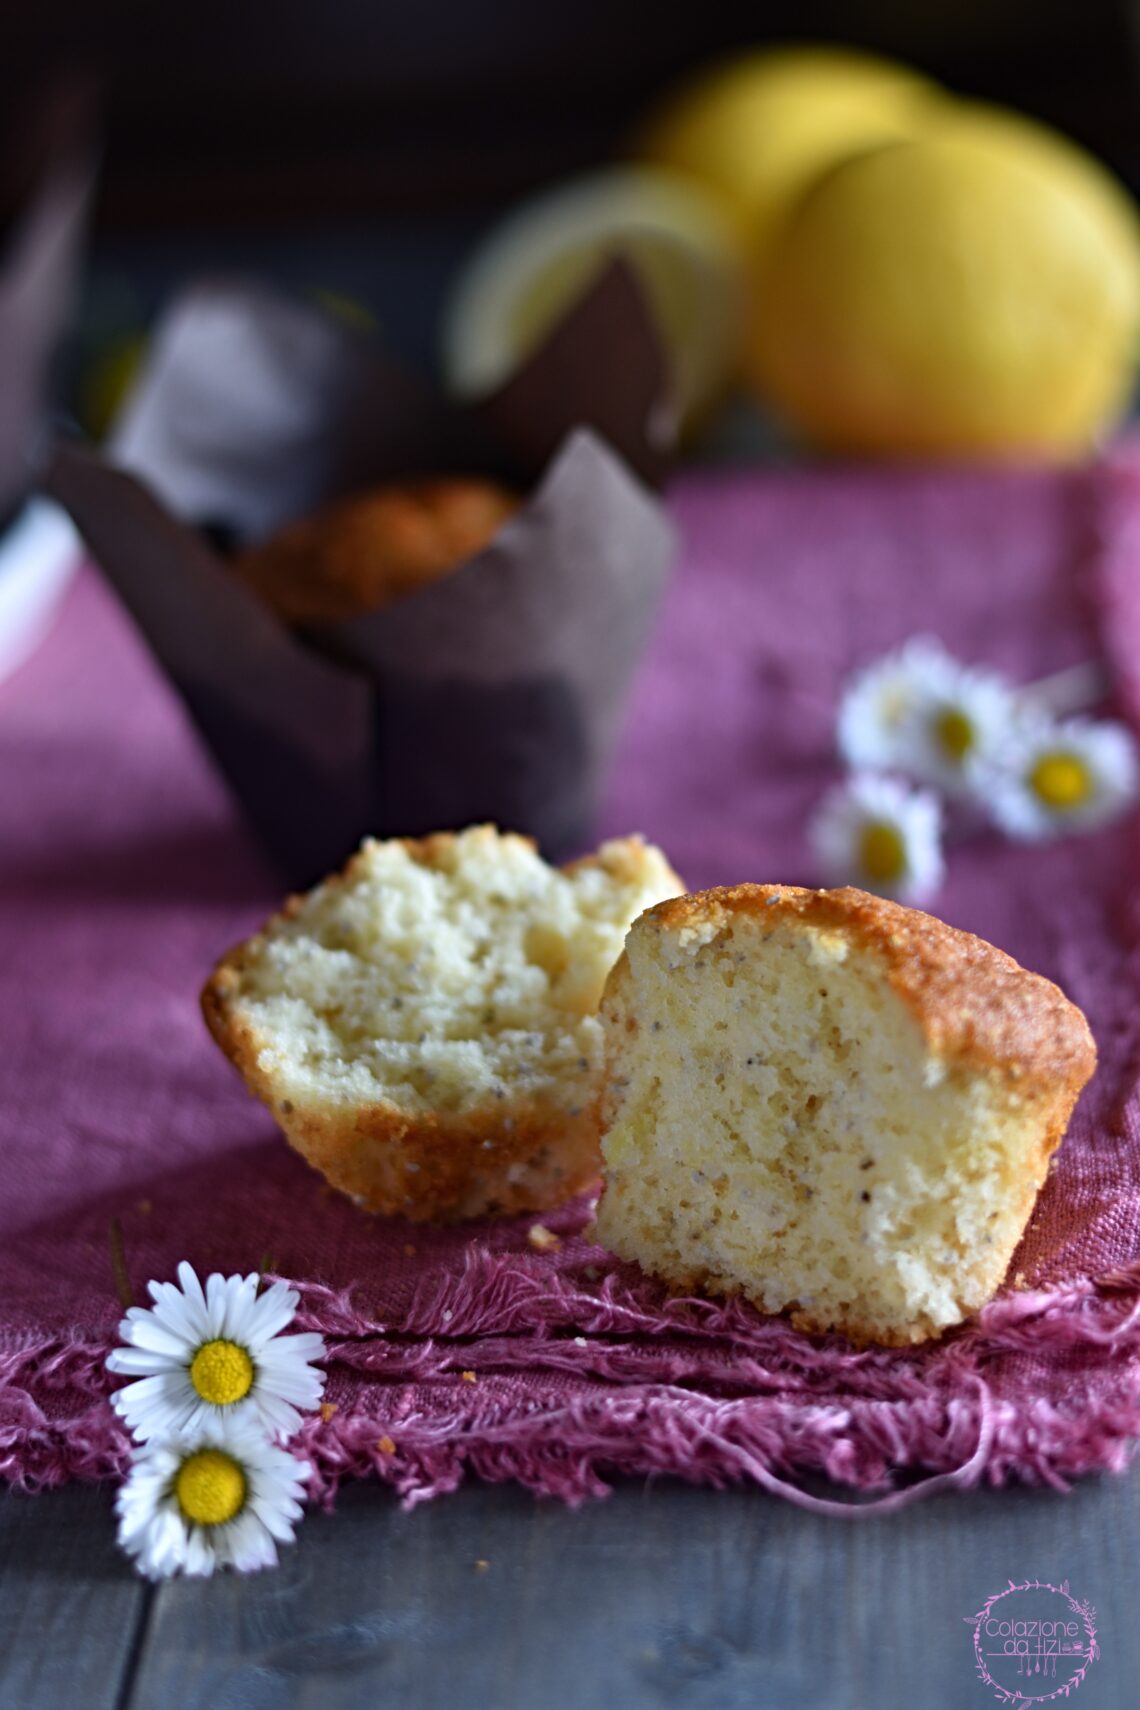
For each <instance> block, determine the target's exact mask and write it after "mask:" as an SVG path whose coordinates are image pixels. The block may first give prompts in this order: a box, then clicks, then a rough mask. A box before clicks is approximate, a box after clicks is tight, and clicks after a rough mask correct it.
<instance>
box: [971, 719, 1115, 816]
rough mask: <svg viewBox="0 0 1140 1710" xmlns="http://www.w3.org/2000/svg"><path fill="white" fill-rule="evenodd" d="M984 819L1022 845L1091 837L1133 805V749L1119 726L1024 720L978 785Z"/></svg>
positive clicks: (1070, 720)
mask: <svg viewBox="0 0 1140 1710" xmlns="http://www.w3.org/2000/svg"><path fill="white" fill-rule="evenodd" d="M983 784H984V788H985V806H986V809H987V812H988V813H989V814H990V816H991V818H992V819H993V820H994V822H995V824H996V825H998V826H1000V828H1001V829H1002V831H1004V832H1005V833H1006V835H1007V836H1008V837H1013V838H1017V839H1019V840H1022V841H1025V842H1035V841H1038V840H1041V839H1044V838H1050V837H1060V836H1063V835H1064V833H1065V832H1068V831H1092V830H1094V829H1095V828H1096V827H1097V826H1100V825H1104V824H1105V823H1106V822H1107V821H1108V820H1110V819H1115V818H1116V816H1117V815H1118V814H1120V813H1123V812H1124V811H1125V809H1126V808H1128V807H1129V806H1130V805H1131V804H1132V802H1133V801H1134V800H1135V799H1136V793H1137V784H1138V766H1137V755H1136V743H1135V740H1134V739H1133V737H1132V735H1131V733H1130V732H1129V731H1128V730H1126V729H1125V727H1124V726H1123V725H1121V724H1110V723H1096V724H1094V723H1091V722H1089V721H1088V720H1086V719H1075V718H1074V719H1066V720H1064V721H1063V722H1061V723H1056V724H1055V723H1052V722H1051V721H1049V720H1045V719H1040V720H1029V719H1026V720H1023V721H1022V722H1021V723H1020V724H1018V725H1017V726H1016V727H1015V728H1014V729H1013V730H1012V731H1011V732H1010V733H1009V737H1008V740H1007V742H1006V745H1005V748H1004V750H1003V752H1002V753H1001V754H1000V755H999V756H998V757H997V759H996V761H995V763H994V764H993V766H992V767H990V768H989V769H988V771H987V773H986V775H985V777H984V779H983Z"/></svg>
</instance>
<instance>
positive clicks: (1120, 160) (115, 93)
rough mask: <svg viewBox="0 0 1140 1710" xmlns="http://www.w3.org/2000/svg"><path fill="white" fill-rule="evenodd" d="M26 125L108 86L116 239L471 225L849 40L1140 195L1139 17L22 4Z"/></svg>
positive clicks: (347, 0) (107, 221)
mask: <svg viewBox="0 0 1140 1710" xmlns="http://www.w3.org/2000/svg"><path fill="white" fill-rule="evenodd" d="M3 12H4V25H3V30H2V31H0V40H2V43H3V53H2V54H0V99H2V103H3V109H4V111H5V112H9V111H10V110H11V109H12V108H13V106H14V104H15V102H16V100H17V98H18V97H20V96H21V95H23V94H24V93H25V92H26V91H27V89H28V88H29V87H30V86H31V84H32V83H33V82H34V81H35V79H36V77H37V76H38V74H40V73H42V72H43V71H44V70H45V69H50V68H52V67H55V66H58V65H59V64H61V63H63V62H64V61H66V60H71V61H72V62H78V63H83V64H87V65H90V66H93V67H95V68H97V69H98V70H100V71H102V72H103V73H104V74H105V76H106V78H107V87H108V91H109V131H108V150H107V157H106V167H105V178H104V189H103V195H102V200H101V206H100V224H101V226H102V227H103V228H104V229H107V230H116V231H127V230H133V229H138V228H139V227H143V226H150V225H155V224H162V225H183V224H185V223H187V222H193V223H200V224H209V225H218V224H226V223H232V224H241V225H248V224H249V223H251V222H252V223H258V224H270V225H272V224H273V223H275V222H278V221H281V220H286V219H287V220H305V221H309V220H314V221H315V220H333V219H336V220H346V219H364V218H369V219H370V218H374V217H377V216H391V215H395V214H407V213H440V212H446V213H451V212H454V211H456V210H462V209H465V208H469V207H471V206H473V205H476V204H480V203H486V202H488V201H494V200H501V199H503V198H506V197H508V196H510V195H512V194H514V193H516V192H518V191H520V190H522V189H524V188H526V187H528V186H530V185H533V184H537V183H540V182H542V181H544V180H546V179H549V178H551V177H552V176H555V175H556V174H559V173H563V172H566V171H570V170H573V169H575V168H578V167H582V166H585V165H588V164H590V163H592V162H595V161H598V160H602V159H605V158H606V157H607V156H608V155H610V154H611V153H612V152H613V151H614V149H615V148H618V147H620V145H621V142H622V140H623V136H624V133H625V132H626V130H627V129H628V126H629V124H630V121H631V119H632V118H633V117H634V116H635V115H636V114H637V113H638V111H639V110H640V109H642V108H643V107H644V106H645V104H646V103H647V102H648V101H649V100H651V99H652V98H653V97H654V96H655V95H656V94H658V93H660V92H661V91H662V90H663V89H665V88H666V87H668V85H669V84H670V82H671V81H673V80H674V79H676V78H678V77H681V76H684V75H686V74H687V73H689V72H691V71H692V70H693V69H694V68H695V67H697V66H698V65H700V64H701V63H702V62H703V61H706V60H709V59H713V58H715V57H716V56H717V55H719V54H722V53H725V52H727V51H729V50H731V49H733V48H738V47H741V46H744V45H748V44H751V43H754V42H760V41H776V40H781V39H790V40H800V41H807V40H834V41H843V42H849V43H853V44H858V45H861V46H864V47H867V48H871V49H874V50H875V51H878V52H882V53H887V54H891V55H894V56H896V57H898V58H901V59H905V60H908V61H910V62H911V63H912V64H914V65H916V66H918V67H919V68H920V69H922V70H924V71H926V72H929V73H931V74H932V75H933V76H935V77H937V78H940V79H942V80H944V81H946V82H947V83H949V84H951V85H952V86H954V87H956V88H957V89H959V90H960V91H962V92H966V93H973V94H976V95H979V96H985V97H992V98H996V99H1000V100H1002V101H1007V102H1010V103H1012V104H1013V105H1014V106H1020V107H1023V108H1025V109H1026V110H1027V111H1029V112H1032V113H1036V114H1038V115H1039V116H1041V117H1042V118H1045V119H1047V120H1049V121H1051V122H1052V123H1054V124H1056V125H1059V126H1060V127H1061V128H1062V129H1064V130H1067V131H1069V132H1071V133H1072V135H1074V136H1075V137H1077V138H1078V139H1079V140H1080V141H1082V142H1084V143H1085V144H1087V145H1088V146H1089V147H1091V148H1093V149H1094V150H1096V151H1097V152H1098V153H1100V154H1102V155H1103V156H1104V157H1105V158H1106V159H1108V160H1109V161H1110V162H1111V163H1112V164H1113V165H1114V166H1115V167H1116V168H1117V170H1118V171H1119V172H1121V173H1122V174H1123V176H1124V177H1125V178H1127V179H1129V180H1130V181H1131V182H1132V183H1133V184H1134V185H1135V184H1136V183H1137V181H1138V179H1140V106H1138V102H1137V77H1136V50H1137V39H1136V32H1137V18H1136V8H1135V7H1134V6H1132V5H1129V4H1126V3H1125V0H919V3H915V0H854V3H848V4H845V5H840V4H834V3H830V4H827V3H821V0H806V3H804V0H801V3H800V4H764V3H763V0H758V3H753V4H751V5H741V4H731V3H727V0H699V3H698V4H690V5H673V6H667V5H661V4H633V3H631V0H563V3H562V4H557V5H552V4H549V3H548V4H545V5H535V4H533V3H530V0H450V3H446V0H426V3H421V4H419V5H416V4H402V5H399V6H396V5H389V4H377V3H370V0H304V3H299V0H276V3H272V0H244V3H243V0H230V3H229V4H226V3H224V0H200V3H199V4H196V5H193V6H188V5H179V4H165V5H163V4H154V0H118V3H116V0H7V4H6V5H5V6H4V8H3Z"/></svg>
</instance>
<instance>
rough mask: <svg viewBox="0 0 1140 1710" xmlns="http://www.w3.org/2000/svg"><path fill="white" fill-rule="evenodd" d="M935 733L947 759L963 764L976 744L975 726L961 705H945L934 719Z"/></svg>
mask: <svg viewBox="0 0 1140 1710" xmlns="http://www.w3.org/2000/svg"><path fill="white" fill-rule="evenodd" d="M934 735H935V737H936V738H937V741H938V746H939V747H940V748H941V750H942V752H943V753H944V754H945V755H946V757H947V759H949V760H953V761H955V762H956V763H957V764H958V765H961V763H962V761H963V760H964V759H965V758H966V756H967V754H968V753H969V752H970V750H971V748H972V747H973V746H974V726H973V723H972V722H971V720H970V719H968V718H967V717H966V714H965V713H964V712H963V711H962V709H961V707H945V708H943V710H942V712H940V713H939V714H938V716H937V717H936V718H935V720H934Z"/></svg>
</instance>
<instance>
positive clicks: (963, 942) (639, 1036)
mask: <svg viewBox="0 0 1140 1710" xmlns="http://www.w3.org/2000/svg"><path fill="white" fill-rule="evenodd" d="M602 1014H603V1022H604V1026H605V1032H606V1070H607V1073H606V1085H605V1091H604V1094H603V1106H602V1110H603V1135H602V1151H603V1156H604V1160H605V1182H606V1186H605V1190H604V1193H603V1197H602V1201H601V1204H600V1206H599V1209H598V1218H597V1234H598V1238H599V1240H601V1241H602V1242H603V1243H604V1244H605V1245H606V1246H607V1247H609V1248H610V1249H611V1251H613V1252H614V1253H615V1254H617V1255H618V1256H619V1257H622V1258H625V1259H635V1260H638V1261H639V1262H640V1263H641V1265H642V1266H643V1267H644V1268H645V1269H646V1270H648V1271H651V1272H654V1273H656V1274H657V1275H659V1276H661V1277H662V1278H664V1279H665V1280H666V1281H667V1282H668V1283H669V1284H670V1285H672V1286H673V1287H676V1288H684V1289H696V1288H705V1289H709V1290H711V1291H714V1292H725V1293H737V1292H742V1293H744V1294H745V1295H747V1296H748V1298H750V1299H751V1300H753V1301H754V1302H755V1303H756V1304H757V1305H758V1306H759V1307H761V1308H762V1309H763V1310H765V1311H769V1312H779V1311H783V1310H785V1309H788V1310H790V1311H791V1314H792V1317H793V1321H794V1322H795V1323H796V1324H797V1325H799V1326H801V1327H802V1328H805V1329H810V1330H820V1331H822V1330H829V1329H837V1330H841V1331H843V1332H845V1333H846V1334H847V1335H848V1336H850V1337H851V1338H853V1339H854V1340H856V1341H858V1342H869V1341H877V1342H882V1343H888V1344H904V1343H908V1342H917V1341H921V1340H924V1339H925V1338H927V1337H929V1336H933V1335H937V1334H939V1333H940V1332H942V1331H943V1330H944V1329H946V1328H947V1327H948V1326H949V1325H952V1324H955V1323H958V1322H959V1321H960V1320H961V1319H962V1318H963V1317H965V1316H966V1315H967V1314H969V1313H971V1312H973V1311H976V1310H977V1308H979V1307H980V1306H981V1305H982V1304H983V1303H984V1302H985V1301H986V1300H987V1299H989V1297H990V1296H991V1295H992V1294H993V1292H994V1290H995V1289H996V1288H997V1287H998V1286H999V1285H1000V1284H1001V1282H1002V1279H1003V1277H1004V1276H1005V1272H1006V1268H1007V1266H1008V1264H1009V1260H1010V1257H1011V1255H1012V1253H1013V1251H1014V1248H1015V1247H1016V1245H1017V1242H1018V1240H1019V1238H1020V1236H1021V1234H1022V1231H1023V1230H1024V1228H1025V1224H1026V1222H1027V1220H1028V1218H1029V1214H1030V1212H1031V1210H1032V1207H1033V1204H1034V1201H1035V1198H1036V1195H1037V1192H1038V1189H1039V1188H1040V1186H1041V1184H1042V1182H1043V1181H1044V1178H1045V1175H1046V1172H1047V1169H1048V1164H1049V1159H1050V1157H1051V1155H1052V1153H1053V1151H1054V1150H1055V1148H1056V1147H1057V1145H1058V1144H1059V1143H1060V1140H1061V1138H1062V1136H1063V1134H1064V1132H1065V1128H1066V1125H1067V1123H1068V1119H1069V1116H1070V1113H1071V1111H1072V1108H1073V1105H1074V1103H1075V1101H1076V1099H1077V1096H1078V1094H1079V1093H1080V1090H1081V1088H1082V1087H1083V1086H1084V1084H1085V1082H1086V1081H1087V1080H1088V1078H1089V1076H1090V1075H1091V1074H1092V1071H1093V1068H1094V1066H1095V1060H1096V1054H1095V1047H1094V1045H1093V1041H1092V1037H1091V1034H1090V1033H1089V1029H1088V1026H1087V1023H1086V1022H1085V1019H1084V1016H1083V1015H1082V1014H1081V1012H1080V1010H1078V1009H1077V1008H1076V1007H1075V1006H1074V1005H1073V1004H1071V1003H1070V1002H1069V1001H1068V1000H1067V999H1066V998H1065V997H1064V995H1063V994H1062V993H1061V992H1060V991H1059V990H1058V989H1057V987H1056V986H1054V985H1052V984H1051V983H1050V982H1049V981H1048V980H1045V979H1042V978H1041V977H1039V976H1038V975H1035V974H1031V973H1027V972H1026V971H1025V970H1024V969H1023V968H1020V967H1019V966H1018V964H1017V963H1016V962H1014V961H1013V960H1012V958H1010V957H1008V956H1006V955H1004V954H1003V953H1002V952H1001V951H1000V950H996V949H995V948H994V947H993V946H992V945H989V944H986V943H984V942H983V941H982V940H981V939H978V938H975V937H972V936H971V935H970V934H968V933H964V932H959V931H956V930H954V929H953V928H951V927H948V926H946V925H945V924H944V923H943V922H941V921H938V920H936V919H934V918H933V917H931V916H929V915H925V914H920V913H919V912H918V911H916V910H913V909H906V908H902V907H900V906H899V905H897V904H894V903H889V902H885V901H883V900H881V899H879V898H877V897H871V896H868V895H866V894H865V893H863V892H861V891H855V890H850V889H848V890H839V891H804V890H799V889H795V888H793V887H790V886H771V885H740V886H736V887H733V888H731V889H723V890H713V891H707V892H703V893H699V894H697V895H695V896H691V897H681V898H677V899H675V900H673V901H670V902H664V903H662V904H660V905H659V906H657V907H655V908H653V909H650V910H649V911H648V912H647V913H646V914H645V915H643V916H642V918H641V919H640V920H639V921H638V922H637V923H636V924H635V926H634V927H633V930H632V931H631V933H630V935H629V939H628V941H627V947H626V952H625V954H624V955H623V956H622V958H621V959H620V961H619V962H618V963H617V965H616V966H615V968H614V970H613V973H612V974H611V975H610V978H609V980H608V982H607V986H606V991H605V995H604V997H603V1000H602Z"/></svg>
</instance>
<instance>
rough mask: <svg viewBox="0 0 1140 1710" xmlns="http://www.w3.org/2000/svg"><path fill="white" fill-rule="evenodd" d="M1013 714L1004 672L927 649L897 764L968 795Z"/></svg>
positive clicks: (949, 793) (1006, 732)
mask: <svg viewBox="0 0 1140 1710" xmlns="http://www.w3.org/2000/svg"><path fill="white" fill-rule="evenodd" d="M1017 717H1018V699H1017V696H1016V694H1015V693H1014V691H1013V689H1012V688H1011V687H1010V685H1009V684H1008V683H1007V682H1006V681H1005V679H1004V677H1000V676H999V675H998V673H997V672H996V671H987V670H983V669H980V668H978V667H975V666H972V665H960V664H959V663H958V661H957V660H956V659H951V658H950V656H949V654H945V653H944V654H941V656H939V655H938V654H937V653H935V652H931V653H930V654H928V655H927V656H926V658H925V659H924V662H923V676H922V682H921V684H920V685H919V686H918V687H917V689H916V693H915V695H914V697H913V699H912V702H911V705H910V707H909V710H908V712H907V714H906V716H905V718H904V720H903V725H902V727H901V729H900V732H899V749H898V753H899V759H898V762H897V764H898V766H899V769H900V770H901V771H903V772H905V773H907V775H908V776H910V777H913V778H917V779H918V780H919V782H920V783H924V784H931V785H933V786H934V787H935V788H936V789H939V790H941V791H942V792H943V794H945V795H947V796H970V795H973V794H974V793H975V790H976V786H977V782H978V778H979V776H980V774H981V773H982V772H983V771H984V769H985V768H986V766H987V765H988V764H989V762H990V761H991V760H992V759H993V757H994V756H995V755H996V754H998V753H1000V751H1001V749H1002V747H1003V746H1004V744H1005V742H1006V740H1007V738H1008V736H1009V732H1010V730H1011V729H1012V727H1013V725H1014V722H1015V721H1016V719H1017Z"/></svg>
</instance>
